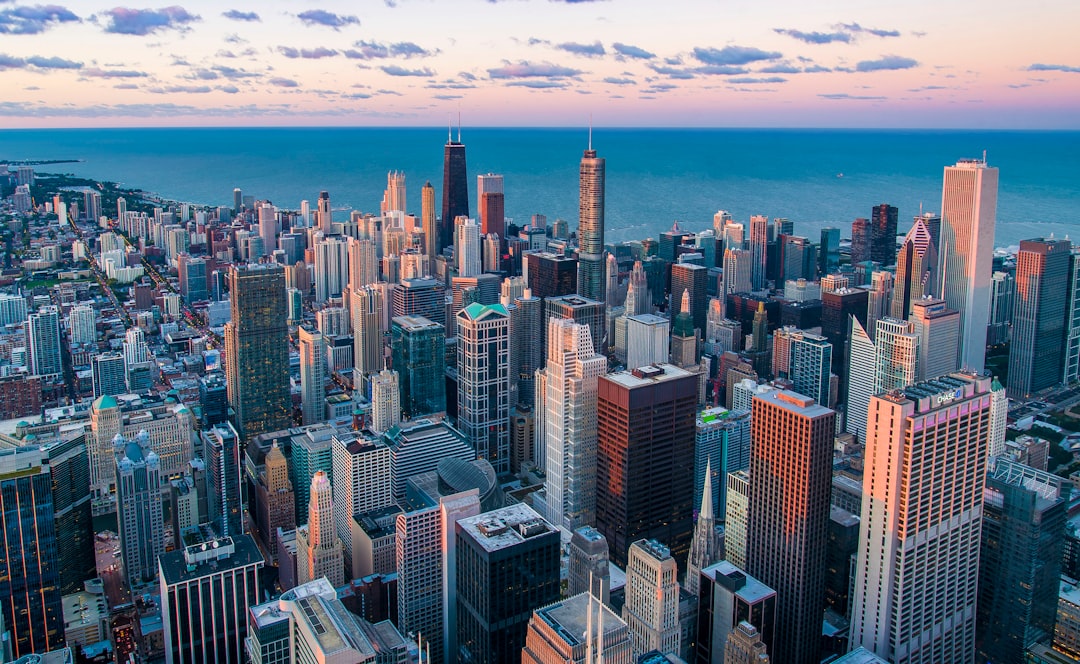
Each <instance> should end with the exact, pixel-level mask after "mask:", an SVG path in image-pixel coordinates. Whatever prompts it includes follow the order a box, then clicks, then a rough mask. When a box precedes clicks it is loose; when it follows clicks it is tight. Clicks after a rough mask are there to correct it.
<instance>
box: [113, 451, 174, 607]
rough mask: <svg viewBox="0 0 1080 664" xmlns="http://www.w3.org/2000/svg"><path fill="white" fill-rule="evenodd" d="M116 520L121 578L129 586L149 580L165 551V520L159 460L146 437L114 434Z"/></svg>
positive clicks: (152, 577) (151, 578)
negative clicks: (121, 563)
mask: <svg viewBox="0 0 1080 664" xmlns="http://www.w3.org/2000/svg"><path fill="white" fill-rule="evenodd" d="M114 445H115V446H116V489H117V491H116V507H117V511H116V518H117V522H118V524H119V530H120V553H121V555H122V556H123V560H124V576H125V578H126V579H127V582H128V584H129V585H130V586H132V587H136V586H139V585H142V584H143V583H146V582H148V581H152V580H153V579H154V575H155V574H156V573H157V560H158V556H160V555H161V554H162V553H164V552H165V520H164V517H163V516H162V508H161V461H160V459H158V455H157V454H154V451H153V450H151V449H150V436H149V434H147V433H146V432H145V431H140V432H139V435H138V436H136V437H135V438H134V439H131V440H128V439H125V438H124V437H123V436H121V435H120V434H117V438H116V441H115V442H114Z"/></svg>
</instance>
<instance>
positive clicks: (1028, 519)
mask: <svg viewBox="0 0 1080 664" xmlns="http://www.w3.org/2000/svg"><path fill="white" fill-rule="evenodd" d="M992 463H993V467H992V468H991V469H990V471H989V472H988V474H987V477H986V493H985V494H984V498H983V516H982V547H981V551H980V555H979V596H978V602H977V606H978V614H977V617H976V619H975V647H976V649H977V652H978V661H983V662H1019V661H1023V658H1024V649H1025V648H1026V647H1028V646H1030V645H1031V644H1033V643H1036V642H1045V641H1047V640H1048V639H1049V638H1050V636H1051V635H1052V634H1053V633H1054V618H1055V612H1056V609H1057V598H1058V588H1059V581H1060V578H1061V561H1062V557H1063V549H1064V546H1063V544H1064V540H1065V523H1066V519H1067V514H1066V512H1067V509H1068V503H1069V489H1070V487H1069V483H1068V482H1067V481H1066V480H1064V479H1062V478H1060V477H1058V476H1056V475H1051V474H1050V473H1047V472H1044V471H1041V470H1035V469H1034V468H1030V467H1028V466H1025V465H1023V464H1020V463H1016V462H1014V461H1011V460H1009V459H1005V458H999V459H997V460H996V462H992Z"/></svg>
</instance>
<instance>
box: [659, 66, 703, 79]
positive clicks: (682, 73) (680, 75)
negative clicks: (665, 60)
mask: <svg viewBox="0 0 1080 664" xmlns="http://www.w3.org/2000/svg"><path fill="white" fill-rule="evenodd" d="M649 69H652V70H653V71H654V72H656V73H657V74H660V75H662V76H670V77H671V78H677V79H681V80H688V79H691V78H694V73H693V72H690V71H687V70H685V69H676V68H674V67H665V66H661V65H654V64H650V65H649Z"/></svg>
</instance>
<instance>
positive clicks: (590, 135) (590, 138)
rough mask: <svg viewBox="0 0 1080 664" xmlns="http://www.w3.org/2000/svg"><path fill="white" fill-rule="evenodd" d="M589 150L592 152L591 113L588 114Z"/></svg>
mask: <svg viewBox="0 0 1080 664" xmlns="http://www.w3.org/2000/svg"><path fill="white" fill-rule="evenodd" d="M589 149H590V150H592V113H589Z"/></svg>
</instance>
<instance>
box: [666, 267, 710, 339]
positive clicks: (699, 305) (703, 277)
mask: <svg viewBox="0 0 1080 664" xmlns="http://www.w3.org/2000/svg"><path fill="white" fill-rule="evenodd" d="M708 276H709V270H708V269H707V268H705V267H703V266H701V265H693V264H690V263H676V264H675V265H672V266H671V293H672V303H671V305H672V306H671V307H670V311H671V312H672V314H671V319H672V321H673V322H674V320H675V314H677V313H678V310H677V307H676V306H675V304H676V302H677V301H678V300H677V298H681V297H682V294H683V293H684V292H688V293H689V294H690V318H691V320H693V322H694V328H695V329H697V330H698V331H699V332H704V331H705V321H706V319H707V317H708V314H709V296H708V294H707V293H706V281H708Z"/></svg>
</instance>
